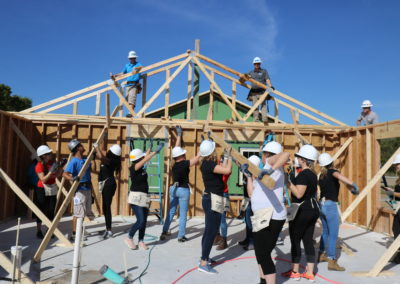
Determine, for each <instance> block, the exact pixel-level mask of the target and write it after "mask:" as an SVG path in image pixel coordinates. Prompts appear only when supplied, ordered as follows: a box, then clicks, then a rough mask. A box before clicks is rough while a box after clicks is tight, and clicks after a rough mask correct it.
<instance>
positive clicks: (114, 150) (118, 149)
mask: <svg viewBox="0 0 400 284" xmlns="http://www.w3.org/2000/svg"><path fill="white" fill-rule="evenodd" d="M110 151H111V153H113V154H114V155H116V156H121V152H122V151H121V146H119V145H118V144H114V145H112V146H111V147H110Z"/></svg>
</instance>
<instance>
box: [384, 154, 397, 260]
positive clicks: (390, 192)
mask: <svg viewBox="0 0 400 284" xmlns="http://www.w3.org/2000/svg"><path fill="white" fill-rule="evenodd" d="M393 166H394V169H395V171H396V173H397V176H398V177H397V179H396V182H395V183H396V185H395V187H394V188H391V187H387V186H386V187H383V189H384V190H386V192H387V194H388V196H389V197H390V198H392V199H393V200H394V201H395V202H396V208H395V215H394V218H393V225H392V231H393V237H394V239H396V238H397V237H398V236H399V235H400V154H398V155H396V157H395V158H394V161H393ZM392 261H393V262H394V263H400V253H397V255H396V256H395V257H394V258H393V259H392Z"/></svg>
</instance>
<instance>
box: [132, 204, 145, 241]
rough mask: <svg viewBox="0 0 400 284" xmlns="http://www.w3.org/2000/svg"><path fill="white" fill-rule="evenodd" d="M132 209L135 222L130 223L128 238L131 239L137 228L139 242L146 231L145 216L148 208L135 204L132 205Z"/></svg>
mask: <svg viewBox="0 0 400 284" xmlns="http://www.w3.org/2000/svg"><path fill="white" fill-rule="evenodd" d="M131 207H132V210H133V211H134V212H135V216H136V223H135V224H133V225H132V227H131V229H130V230H129V233H128V238H130V239H133V236H135V233H136V231H137V230H139V242H141V241H143V239H144V234H145V231H146V223H147V216H148V214H149V209H148V208H146V207H140V206H137V205H132V204H131Z"/></svg>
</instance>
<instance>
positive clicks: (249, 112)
mask: <svg viewBox="0 0 400 284" xmlns="http://www.w3.org/2000/svg"><path fill="white" fill-rule="evenodd" d="M268 95H269V92H268V90H267V91H265V92H264V94H262V96H261V97H259V98H258V101H257V102H256V103H255V104H254V105H253V106H252V107H251V108H250V109H249V111H248V112H247V113H246V115H245V116H244V117H243V120H244V121H246V120H247V119H248V118H249V117H250V115H252V114H253V112H254V111H255V110H256V108H258V106H259V105H260V104H262V103H263V102H264V101H265V99H266V98H267V96H268Z"/></svg>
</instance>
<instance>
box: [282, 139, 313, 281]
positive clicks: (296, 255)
mask: <svg viewBox="0 0 400 284" xmlns="http://www.w3.org/2000/svg"><path fill="white" fill-rule="evenodd" d="M295 156H296V157H297V158H298V160H299V164H300V166H301V168H302V171H301V172H300V173H299V174H298V175H297V176H296V178H295V179H294V180H292V179H291V180H290V191H291V192H292V200H291V201H292V204H291V206H290V207H289V209H288V221H289V235H290V242H291V246H292V247H291V253H292V268H291V269H290V270H289V271H287V272H284V273H282V276H284V277H288V278H293V279H295V280H299V279H300V278H306V279H308V280H310V281H314V280H315V276H314V263H315V248H314V243H313V234H314V228H315V223H316V222H317V220H318V218H319V207H318V206H319V204H318V202H317V200H316V196H317V190H318V188H317V185H318V179H317V175H316V173H315V170H314V165H315V162H316V160H317V159H318V152H317V150H316V149H315V148H314V147H313V146H312V145H304V146H302V147H301V148H300V150H299V152H298V153H296V154H295ZM302 241H303V245H304V250H305V254H306V260H307V269H306V271H305V272H304V273H300V259H301V246H300V243H301V242H302Z"/></svg>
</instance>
